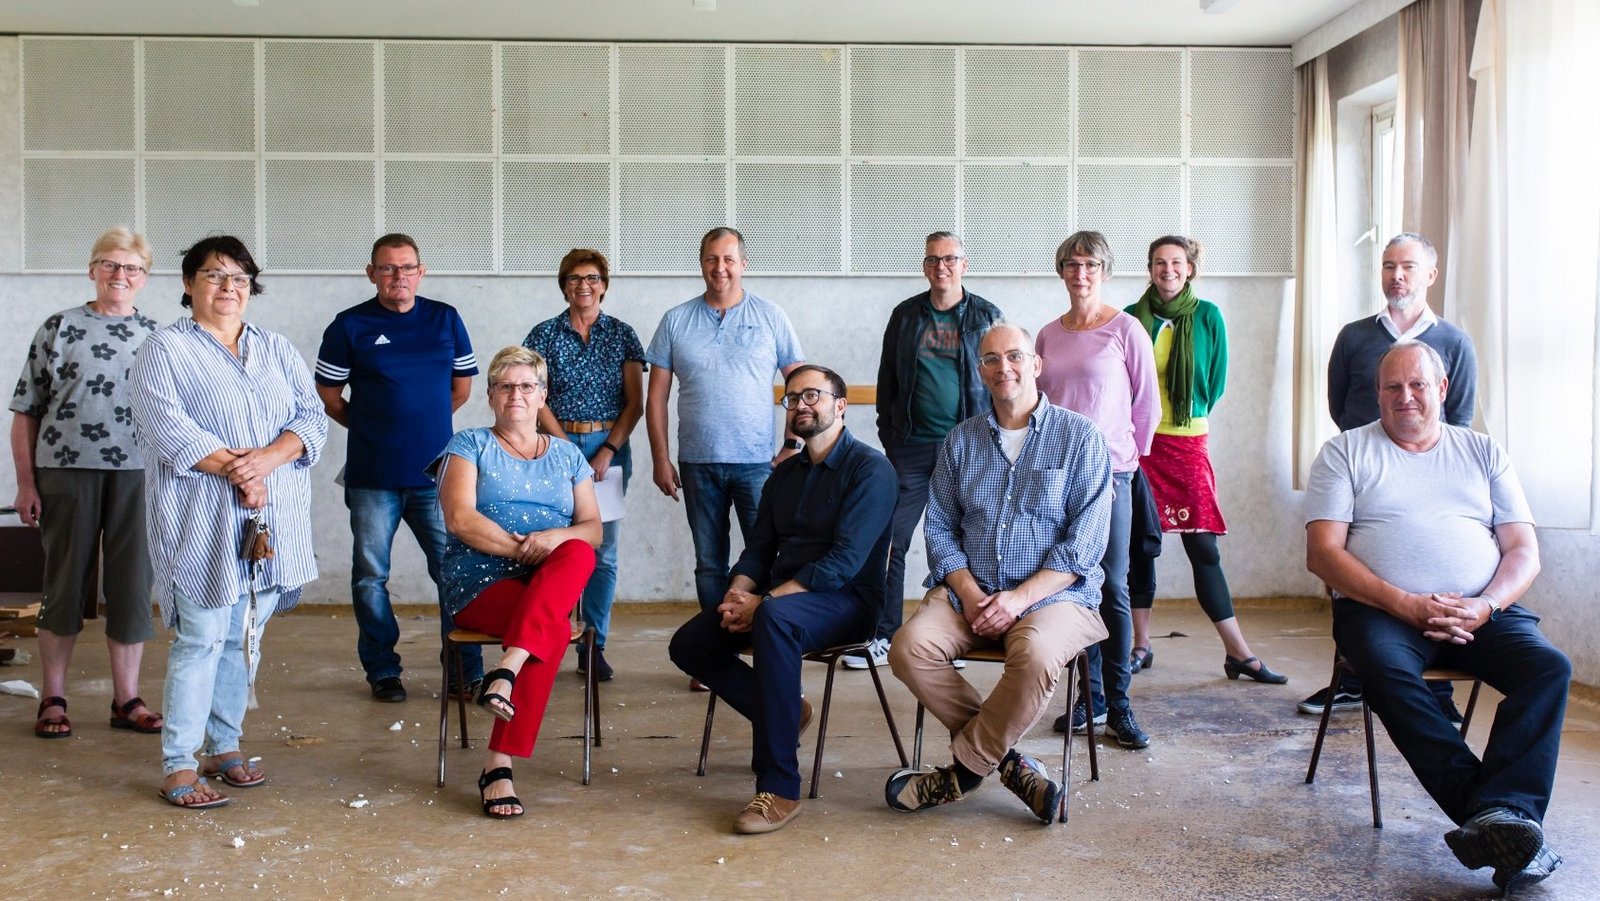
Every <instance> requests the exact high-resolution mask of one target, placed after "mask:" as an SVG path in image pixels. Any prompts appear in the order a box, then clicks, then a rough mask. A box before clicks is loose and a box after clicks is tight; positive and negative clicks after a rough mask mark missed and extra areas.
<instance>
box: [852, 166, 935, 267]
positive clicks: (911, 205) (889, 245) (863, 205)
mask: <svg viewBox="0 0 1600 901" xmlns="http://www.w3.org/2000/svg"><path fill="white" fill-rule="evenodd" d="M957 225H958V222H957V218H956V167H955V166H953V165H951V166H937V165H935V166H908V165H880V166H875V165H868V164H865V163H853V164H851V166H850V271H852V272H910V271H921V269H922V249H923V239H924V238H926V237H927V236H928V233H929V232H932V231H938V230H940V229H944V230H947V231H959V230H960V229H959V228H957Z"/></svg>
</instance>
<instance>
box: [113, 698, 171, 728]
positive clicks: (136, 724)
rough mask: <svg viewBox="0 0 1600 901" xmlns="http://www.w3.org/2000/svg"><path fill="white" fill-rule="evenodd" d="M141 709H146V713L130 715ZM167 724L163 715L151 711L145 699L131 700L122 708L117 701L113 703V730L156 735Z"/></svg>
mask: <svg viewBox="0 0 1600 901" xmlns="http://www.w3.org/2000/svg"><path fill="white" fill-rule="evenodd" d="M140 707H144V713H142V714H140V715H139V716H131V715H130V714H131V713H133V711H135V710H137V709H139V708H140ZM165 724H166V720H165V719H164V718H163V717H162V716H161V714H159V713H156V712H155V711H154V710H151V709H150V708H149V707H148V706H147V705H146V704H145V702H144V698H137V697H135V698H129V699H128V702H127V703H126V704H123V705H122V706H121V707H118V706H117V702H116V701H112V702H111V728H113V729H132V730H133V731H135V732H143V733H144V734H146V735H154V734H156V733H157V732H160V731H161V727H162V726H163V725H165Z"/></svg>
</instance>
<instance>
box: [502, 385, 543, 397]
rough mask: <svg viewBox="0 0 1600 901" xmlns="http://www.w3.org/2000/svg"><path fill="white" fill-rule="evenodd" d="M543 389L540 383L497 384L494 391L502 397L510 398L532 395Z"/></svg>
mask: <svg viewBox="0 0 1600 901" xmlns="http://www.w3.org/2000/svg"><path fill="white" fill-rule="evenodd" d="M543 387H544V386H543V385H541V384H539V383H538V382H496V383H495V384H494V385H493V386H492V390H493V391H494V393H496V394H498V395H500V396H501V397H510V396H511V395H513V394H532V393H533V392H535V391H538V390H539V389H540V388H543Z"/></svg>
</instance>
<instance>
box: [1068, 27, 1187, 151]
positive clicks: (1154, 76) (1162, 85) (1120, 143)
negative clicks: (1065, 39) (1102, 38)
mask: <svg viewBox="0 0 1600 901" xmlns="http://www.w3.org/2000/svg"><path fill="white" fill-rule="evenodd" d="M1182 153H1183V51H1182V50H1112V49H1093V50H1080V51H1078V155H1079V156H1109V157H1128V156H1157V157H1161V156H1164V157H1177V156H1181V155H1182Z"/></svg>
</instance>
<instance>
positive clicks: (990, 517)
mask: <svg viewBox="0 0 1600 901" xmlns="http://www.w3.org/2000/svg"><path fill="white" fill-rule="evenodd" d="M1111 491H1112V488H1111V456H1110V454H1108V453H1107V452H1106V442H1105V439H1104V438H1102V437H1101V435H1100V431H1099V430H1098V429H1096V428H1095V426H1094V423H1093V422H1091V421H1090V420H1089V419H1088V418H1086V417H1084V416H1080V415H1078V414H1077V413H1074V412H1072V411H1070V410H1065V409H1062V408H1061V407H1056V406H1052V405H1051V404H1050V400H1049V398H1047V397H1045V396H1044V394H1043V393H1041V394H1040V395H1039V405H1038V406H1037V407H1035V408H1034V410H1033V412H1032V413H1030V414H1028V437H1027V439H1026V441H1025V442H1024V443H1023V445H1022V453H1021V454H1019V455H1018V456H1017V462H1016V463H1012V462H1011V461H1010V460H1007V459H1006V455H1005V452H1004V451H1002V450H1001V447H1000V423H999V422H998V421H997V420H996V419H995V418H994V411H993V410H990V411H989V412H986V413H984V414H982V415H980V416H974V417H972V418H971V419H968V420H966V421H965V422H962V423H961V424H959V425H957V426H956V427H955V429H954V430H953V431H952V432H951V433H950V436H949V437H948V438H946V439H945V441H944V444H943V446H941V447H940V448H939V459H938V462H937V463H936V464H935V465H934V468H933V479H932V480H931V481H930V482H929V484H928V519H927V522H926V523H925V524H924V525H923V533H924V534H925V535H926V536H927V539H928V569H929V572H928V578H927V581H925V582H923V587H925V588H932V587H934V586H935V585H938V584H940V583H942V582H943V581H944V580H945V577H946V576H948V575H949V574H950V573H952V572H955V571H956V570H959V569H965V570H968V571H969V572H971V573H972V577H973V578H974V579H976V580H977V582H978V586H979V587H980V588H982V589H983V591H984V592H985V593H986V594H992V593H994V592H997V591H1008V590H1010V589H1012V588H1015V587H1017V586H1018V585H1020V584H1022V582H1024V581H1026V580H1027V579H1028V578H1029V577H1030V576H1032V575H1033V574H1034V573H1036V572H1038V571H1039V570H1041V569H1053V570H1056V571H1058V572H1068V573H1073V574H1075V575H1076V576H1077V577H1078V579H1077V581H1075V582H1073V583H1072V584H1071V585H1070V586H1068V587H1067V588H1066V589H1065V590H1063V591H1059V592H1057V593H1055V594H1053V595H1050V596H1049V597H1047V598H1045V599H1044V600H1042V601H1039V602H1037V603H1035V604H1033V605H1032V606H1030V607H1029V608H1028V609H1026V610H1024V611H1023V612H1022V616H1027V615H1028V614H1029V613H1032V612H1033V611H1035V610H1037V609H1039V608H1040V607H1043V606H1046V605H1048V604H1054V603H1056V602H1058V601H1071V602H1072V603H1075V604H1081V605H1082V606H1084V607H1089V608H1091V609H1099V607H1100V584H1101V583H1102V582H1103V581H1104V580H1105V578H1104V576H1103V575H1102V573H1101V572H1100V558H1101V557H1102V556H1104V555H1105V551H1106V540H1107V536H1108V535H1109V533H1110V531H1111ZM950 603H951V604H952V605H953V606H954V607H955V608H956V610H958V611H959V610H960V609H961V601H960V600H959V599H958V598H957V597H956V594H955V592H953V591H952V592H950Z"/></svg>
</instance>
